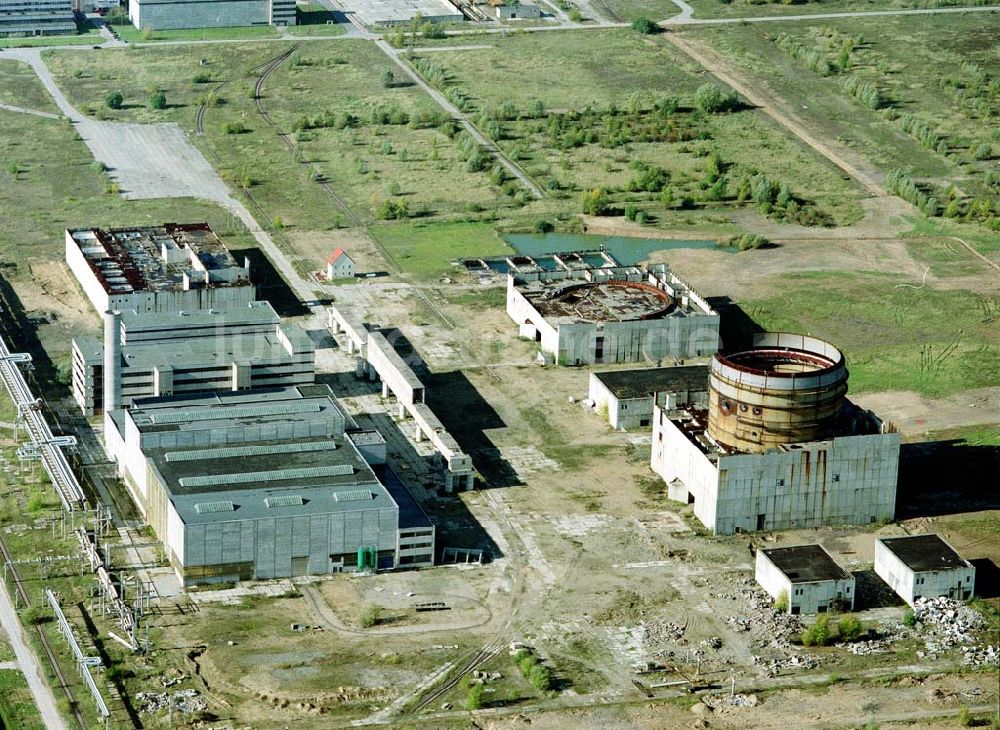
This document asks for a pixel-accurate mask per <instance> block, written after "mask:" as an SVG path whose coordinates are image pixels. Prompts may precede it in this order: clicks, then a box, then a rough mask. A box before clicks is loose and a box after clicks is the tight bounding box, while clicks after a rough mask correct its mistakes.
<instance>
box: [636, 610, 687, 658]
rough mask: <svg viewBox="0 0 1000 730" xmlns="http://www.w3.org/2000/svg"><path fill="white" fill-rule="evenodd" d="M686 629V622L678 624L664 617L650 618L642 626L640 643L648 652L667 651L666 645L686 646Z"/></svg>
mask: <svg viewBox="0 0 1000 730" xmlns="http://www.w3.org/2000/svg"><path fill="white" fill-rule="evenodd" d="M686 631H687V625H686V624H685V625H684V626H679V625H677V624H675V623H673V622H672V621H667V620H666V619H652V620H651V621H647V622H645V623H644V624H643V626H642V643H643V646H644V647H645V649H646V651H647V652H649V653H650V654H662V653H664V652H665V651H667V649H666V647H667V646H670V645H673V646H686V645H687V643H688V642H687V639H685V638H684V633H685V632H686Z"/></svg>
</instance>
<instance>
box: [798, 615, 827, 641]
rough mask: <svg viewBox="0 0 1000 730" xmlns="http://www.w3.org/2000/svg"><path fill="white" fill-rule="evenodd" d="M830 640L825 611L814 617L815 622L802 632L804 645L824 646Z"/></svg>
mask: <svg viewBox="0 0 1000 730" xmlns="http://www.w3.org/2000/svg"><path fill="white" fill-rule="evenodd" d="M829 642H830V619H829V618H828V617H827V615H826V614H825V613H821V614H820V615H819V616H818V617H817V618H816V623H814V624H813V625H812V626H810V627H809V628H808V629H806V630H805V631H803V632H802V644H803V645H804V646H826V645H827V644H828V643H829Z"/></svg>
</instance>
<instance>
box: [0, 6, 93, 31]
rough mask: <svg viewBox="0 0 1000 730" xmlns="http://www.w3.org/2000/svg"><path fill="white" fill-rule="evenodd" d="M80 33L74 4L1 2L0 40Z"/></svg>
mask: <svg viewBox="0 0 1000 730" xmlns="http://www.w3.org/2000/svg"><path fill="white" fill-rule="evenodd" d="M68 33H76V19H75V17H74V15H73V2H72V0H0V37H5V36H7V37H12V36H18V37H20V36H32V35H65V34H68Z"/></svg>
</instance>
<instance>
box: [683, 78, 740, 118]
mask: <svg viewBox="0 0 1000 730" xmlns="http://www.w3.org/2000/svg"><path fill="white" fill-rule="evenodd" d="M738 104H739V97H738V96H737V95H736V92H733V91H728V92H727V91H723V90H722V89H721V88H720V87H718V86H716V85H715V84H712V83H708V84H702V85H701V86H699V87H698V88H697V90H695V92H694V105H695V107H696V108H698V109H700V110H701V111H703V112H707V113H710V114H712V113H715V112H724V111H731V110H732V109H735V108H736V106H737V105H738Z"/></svg>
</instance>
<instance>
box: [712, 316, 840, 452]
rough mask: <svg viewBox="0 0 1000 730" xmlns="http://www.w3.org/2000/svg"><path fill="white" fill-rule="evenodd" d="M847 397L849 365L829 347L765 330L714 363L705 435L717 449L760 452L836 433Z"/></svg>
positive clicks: (812, 338)
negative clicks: (741, 348)
mask: <svg viewBox="0 0 1000 730" xmlns="http://www.w3.org/2000/svg"><path fill="white" fill-rule="evenodd" d="M846 394H847V366H846V364H845V363H844V356H843V354H842V353H841V352H840V350H838V349H837V348H836V347H834V346H833V345H831V344H829V343H827V342H823V341H822V340H818V339H816V338H815V337H808V336H806V335H793V334H788V333H785V332H765V333H762V334H759V335H756V336H755V337H754V342H753V347H752V348H751V349H749V350H744V351H742V352H734V353H730V354H725V355H724V354H722V353H717V354H716V355H715V356H714V357H713V358H712V363H711V366H710V367H709V377H708V433H709V435H710V436H711V437H712V438H713V439H714V440H715V441H716V442H718V443H719V444H721V445H723V446H726V447H729V448H732V449H736V450H738V451H745V452H749V453H761V452H764V451H767V450H768V449H770V448H774V447H776V446H780V445H781V444H790V443H800V442H804V441H817V440H821V439H824V438H827V437H829V436H830V435H832V434H833V432H834V429H835V427H836V423H837V420H838V417H839V415H840V412H841V409H842V408H843V404H844V396H845V395H846Z"/></svg>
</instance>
